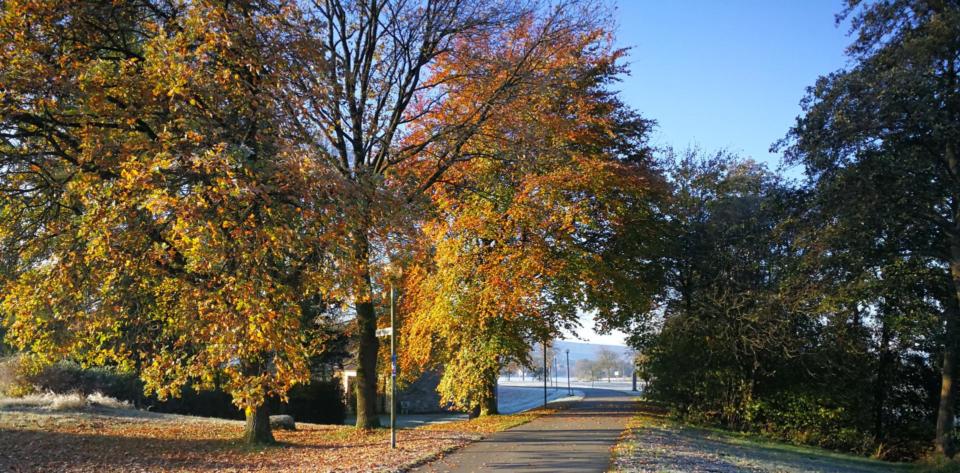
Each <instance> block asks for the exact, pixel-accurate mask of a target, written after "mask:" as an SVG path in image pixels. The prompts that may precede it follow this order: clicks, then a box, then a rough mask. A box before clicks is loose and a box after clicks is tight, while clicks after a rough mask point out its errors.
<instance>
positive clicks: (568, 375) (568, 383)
mask: <svg viewBox="0 0 960 473" xmlns="http://www.w3.org/2000/svg"><path fill="white" fill-rule="evenodd" d="M567 395H568V396H573V390H572V389H570V349H569V348H567Z"/></svg>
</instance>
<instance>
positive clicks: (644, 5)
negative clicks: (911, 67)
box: [615, 0, 849, 168]
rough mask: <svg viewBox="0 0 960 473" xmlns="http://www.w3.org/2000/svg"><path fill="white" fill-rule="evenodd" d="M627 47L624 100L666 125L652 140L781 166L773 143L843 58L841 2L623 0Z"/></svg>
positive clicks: (620, 35) (621, 36)
mask: <svg viewBox="0 0 960 473" xmlns="http://www.w3.org/2000/svg"><path fill="white" fill-rule="evenodd" d="M615 5H616V6H617V11H616V18H617V22H618V23H619V25H618V26H619V28H618V32H617V41H618V43H619V45H620V46H622V47H630V48H631V50H630V55H629V59H628V62H629V65H630V70H631V74H630V77H628V78H626V79H625V80H624V81H623V83H621V84H620V88H621V90H622V97H623V98H624V100H625V101H626V102H627V103H628V104H629V105H631V106H633V107H634V108H636V109H637V110H639V111H640V112H641V113H642V114H643V115H644V116H646V117H647V118H652V119H654V120H656V121H657V122H658V123H659V126H658V127H657V131H656V133H655V134H654V143H655V144H658V145H671V146H674V147H675V148H681V149H682V148H686V147H687V146H688V145H695V144H698V145H699V146H700V147H701V148H703V149H704V150H707V151H713V150H717V149H720V148H725V149H728V150H730V151H734V152H738V153H739V154H741V155H743V156H746V157H752V158H754V159H756V160H758V161H765V162H768V163H769V164H770V165H771V167H774V168H775V167H776V166H777V165H778V164H779V162H780V158H779V156H775V155H773V154H770V153H769V152H768V150H769V148H770V145H771V144H772V143H773V142H775V141H776V140H778V139H780V138H782V137H783V136H784V134H786V132H787V130H788V129H789V127H790V126H791V125H792V124H793V123H794V119H795V118H796V116H797V115H798V114H799V113H800V106H799V103H800V100H801V99H802V98H803V96H804V94H805V89H806V87H808V86H810V85H813V84H814V82H815V81H816V79H817V77H818V76H820V75H824V74H827V73H829V72H832V71H834V70H836V69H839V68H841V67H843V66H844V65H845V64H846V59H845V58H844V56H843V51H844V48H845V47H846V46H847V44H848V43H849V38H848V37H847V29H848V28H847V26H846V25H843V26H841V27H837V26H835V22H834V15H836V14H837V13H839V12H840V11H841V10H842V5H841V2H840V1H839V0H774V1H770V0H617V1H616V3H615Z"/></svg>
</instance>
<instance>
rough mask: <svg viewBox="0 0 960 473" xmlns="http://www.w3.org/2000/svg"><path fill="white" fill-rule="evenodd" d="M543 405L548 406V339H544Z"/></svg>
mask: <svg viewBox="0 0 960 473" xmlns="http://www.w3.org/2000/svg"><path fill="white" fill-rule="evenodd" d="M543 407H547V340H546V339H544V340H543Z"/></svg>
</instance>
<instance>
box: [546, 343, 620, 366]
mask: <svg viewBox="0 0 960 473" xmlns="http://www.w3.org/2000/svg"><path fill="white" fill-rule="evenodd" d="M553 346H554V348H555V349H556V350H558V351H559V352H560V353H561V357H563V356H565V355H562V354H563V353H564V352H565V351H566V350H570V365H571V366H572V365H574V364H576V363H577V360H581V359H588V360H592V359H595V358H596V357H597V352H598V351H600V349H601V348H606V349H608V350H610V351H612V352H614V353H617V354H619V355H621V356H623V355H624V354H626V353H629V352H630V351H631V350H630V348H628V347H624V346H620V345H600V344H596V343H583V342H571V341H567V340H555V341H554V344H553Z"/></svg>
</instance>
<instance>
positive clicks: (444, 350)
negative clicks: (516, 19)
mask: <svg viewBox="0 0 960 473" xmlns="http://www.w3.org/2000/svg"><path fill="white" fill-rule="evenodd" d="M586 25H588V26H589V23H586ZM523 28H524V29H529V28H530V27H529V26H523ZM515 34H516V35H517V36H521V37H525V36H529V33H527V32H525V31H519V32H517V33H515ZM465 46H466V45H465ZM620 54H621V52H619V51H616V50H614V49H612V48H611V47H610V43H609V38H608V37H607V35H606V33H605V30H604V29H603V24H602V23H597V24H596V25H594V26H593V27H592V28H586V29H581V30H573V31H569V32H568V33H567V34H566V35H565V36H562V37H557V38H555V41H554V43H553V44H552V45H551V46H550V47H549V48H547V49H545V54H544V58H545V59H547V60H549V63H547V64H545V65H544V66H543V67H544V69H543V71H544V72H543V73H542V75H541V77H539V78H537V80H536V82H532V81H531V82H528V84H531V85H533V86H535V87H527V88H525V89H524V90H525V91H527V95H525V98H524V100H523V101H522V102H518V103H515V104H514V105H513V106H512V107H511V108H510V109H509V110H503V111H502V112H501V113H500V114H499V115H498V116H497V120H495V121H489V122H487V123H485V124H484V125H483V126H481V127H479V128H478V133H477V134H476V135H475V136H474V137H473V138H472V139H471V140H469V141H467V142H465V143H464V146H463V149H464V152H466V153H469V154H472V155H474V156H475V157H474V158H473V159H472V160H471V161H469V162H468V163H464V164H462V165H460V166H457V167H456V168H454V169H451V170H450V171H448V172H447V173H445V175H444V177H443V179H442V180H441V181H439V182H438V183H437V184H436V185H435V186H433V188H432V189H431V191H430V192H429V194H428V195H429V197H430V198H431V200H432V203H433V205H434V206H435V209H436V210H435V212H436V216H435V218H433V219H432V220H431V221H429V222H428V223H427V224H426V225H424V227H423V238H422V240H421V241H422V245H423V249H422V250H421V254H422V255H424V256H423V257H421V258H420V259H419V260H418V261H420V263H419V264H417V265H416V266H415V267H414V268H413V270H412V271H411V275H410V278H408V280H407V285H406V289H405V293H406V294H407V301H408V304H407V305H406V306H405V307H404V313H405V316H406V319H405V321H404V327H405V332H404V343H403V346H404V347H405V355H406V356H405V359H406V360H408V363H409V365H408V366H409V367H410V368H413V369H422V368H427V367H442V368H443V370H444V375H443V378H442V380H441V384H440V386H439V391H440V393H441V395H442V399H443V400H444V401H446V402H450V403H452V404H454V405H456V406H458V407H462V408H465V409H469V410H472V409H476V408H479V409H480V411H481V414H485V413H494V412H495V409H496V404H495V380H496V375H497V373H499V372H500V369H501V367H502V365H503V363H505V360H510V359H514V360H520V361H521V362H523V363H525V364H528V365H530V364H531V363H532V365H533V366H536V364H537V363H538V362H539V361H538V360H530V359H529V355H528V353H529V352H530V347H531V345H534V344H536V343H542V341H543V340H551V339H553V338H555V337H557V336H559V335H560V333H561V329H563V328H567V329H573V328H575V326H576V323H577V319H578V314H579V311H581V310H585V309H587V308H588V304H589V296H588V290H587V287H588V286H592V285H595V284H599V282H598V281H601V280H602V281H608V280H609V279H610V278H611V275H610V271H611V268H610V266H609V265H606V264H605V262H604V261H603V259H602V250H603V249H605V247H604V246H603V244H602V241H603V238H604V237H605V236H606V235H608V234H609V233H611V232H616V231H618V229H620V228H622V225H624V222H627V221H630V222H635V221H639V222H642V224H643V225H649V222H648V221H644V220H643V217H642V216H643V215H646V214H648V213H649V209H648V208H646V207H645V206H649V205H650V202H651V200H652V199H651V196H652V195H654V194H656V192H657V189H658V179H657V177H656V175H655V174H654V173H653V172H652V171H651V169H650V167H649V162H647V161H646V160H645V158H647V157H648V154H646V148H645V147H644V146H643V143H644V142H645V137H646V132H647V130H648V128H649V126H650V124H649V122H647V121H646V120H643V119H641V118H639V117H638V116H636V114H634V113H632V112H631V111H629V110H628V109H626V108H625V107H624V106H623V105H622V104H621V103H620V102H619V101H618V100H617V98H616V96H615V95H614V94H613V93H611V92H610V91H609V90H608V89H607V84H608V83H609V82H610V81H611V80H613V79H614V78H615V77H616V76H617V74H619V73H620V72H621V71H622V69H621V67H620V66H619V64H618V59H619V57H620ZM470 59H471V60H473V59H472V58H470ZM442 65H443V66H444V67H447V68H448V69H449V71H448V70H445V69H439V70H438V71H437V72H438V74H441V75H446V74H450V73H451V72H450V71H454V72H456V71H460V70H469V69H470V68H471V67H472V66H470V65H464V64H459V63H449V64H447V63H442ZM473 87H474V88H472V89H461V90H459V91H457V92H458V93H457V94H455V95H451V97H450V98H449V99H448V101H447V104H448V105H449V106H456V105H457V104H458V103H459V102H460V101H464V102H466V103H467V104H470V103H475V102H476V101H477V97H482V96H483V95H484V94H485V92H484V91H485V90H486V89H487V88H489V86H488V85H487V84H484V83H483V82H477V83H475V84H474V86H473ZM630 145H635V146H630ZM634 218H636V219H637V220H633V219H634Z"/></svg>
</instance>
